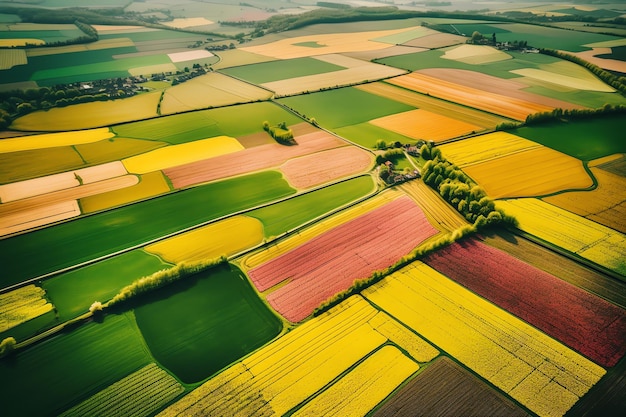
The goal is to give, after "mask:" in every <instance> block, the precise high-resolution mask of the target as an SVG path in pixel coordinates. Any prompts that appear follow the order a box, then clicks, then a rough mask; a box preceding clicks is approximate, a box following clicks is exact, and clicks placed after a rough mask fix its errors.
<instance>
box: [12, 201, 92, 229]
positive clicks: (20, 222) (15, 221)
mask: <svg viewBox="0 0 626 417" xmlns="http://www.w3.org/2000/svg"><path fill="white" fill-rule="evenodd" d="M76 216H80V207H78V203H77V202H76V200H71V201H63V202H61V203H56V204H52V205H48V206H44V207H35V208H32V209H30V210H27V211H22V212H19V213H16V214H15V215H11V216H7V217H2V218H0V236H6V235H9V234H11V233H18V232H21V231H24V230H28V229H32V228H34V227H38V226H44V225H47V224H51V223H54V222H57V221H61V220H66V219H71V218H72V217H76Z"/></svg>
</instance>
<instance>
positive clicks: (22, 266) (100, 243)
mask: <svg viewBox="0 0 626 417" xmlns="http://www.w3.org/2000/svg"><path fill="white" fill-rule="evenodd" d="M294 192H295V190H294V189H292V188H291V187H289V184H287V182H286V181H285V180H284V179H283V177H282V175H281V174H280V173H279V172H276V171H265V172H260V173H256V174H251V175H246V176H242V177H237V178H233V179H229V180H225V181H219V182H215V183H211V184H207V185H203V186H199V187H194V188H190V189H187V190H183V191H180V192H175V193H171V194H167V195H164V196H161V197H158V198H154V199H151V200H146V201H142V202H140V203H137V204H133V205H129V206H123V207H120V208H117V209H115V210H110V211H106V212H103V213H99V214H96V215H92V216H87V217H82V218H79V219H76V220H73V221H70V222H66V223H61V224H59V225H56V226H52V227H48V228H45V229H41V230H37V231H33V232H31V233H27V234H22V235H18V236H14V237H11V238H8V239H3V240H0V263H1V264H2V265H4V267H3V273H2V275H1V276H0V287H3V288H4V287H7V286H9V285H12V284H16V283H19V282H22V281H24V280H26V279H29V278H34V277H36V276H39V275H42V274H46V273H49V272H52V271H56V270H59V269H62V268H66V267H70V266H72V265H76V264H78V263H81V262H85V261H89V260H91V259H94V258H97V257H99V256H103V255H106V254H110V253H114V252H116V251H119V250H122V249H124V248H128V247H130V246H133V245H138V244H142V243H144V242H146V241H149V240H151V239H155V238H158V237H161V236H163V235H166V234H168V233H172V232H176V231H178V230H181V229H184V228H186V227H190V226H194V225H196V224H198V223H201V222H204V221H208V220H211V219H215V218H217V217H220V216H224V215H227V214H229V213H233V212H236V211H239V210H242V209H246V208H252V207H254V206H256V205H258V204H262V203H267V202H270V201H273V200H276V199H278V198H281V197H285V196H287V195H289V194H292V193H294ZM92 301H93V300H92Z"/></svg>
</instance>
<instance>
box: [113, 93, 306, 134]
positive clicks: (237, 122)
mask: <svg viewBox="0 0 626 417" xmlns="http://www.w3.org/2000/svg"><path fill="white" fill-rule="evenodd" d="M243 114H245V117H242V115H243ZM266 120H267V121H280V122H282V121H285V122H287V125H292V124H295V123H299V122H301V121H302V120H301V119H299V118H297V117H296V116H294V115H293V114H291V113H289V112H287V111H285V110H283V109H282V108H281V107H280V106H277V105H275V104H273V103H269V102H262V103H251V104H243V105H239V106H232V107H224V108H217V109H210V110H202V111H196V112H191V113H184V114H179V115H174V116H168V117H160V118H158V119H154V120H146V121H142V122H136V123H128V124H124V125H118V126H114V127H113V130H114V131H115V132H116V133H117V134H118V135H119V136H123V137H129V138H140V139H150V140H162V141H165V142H168V143H171V144H179V143H186V142H190V141H194V140H198V139H205V138H210V137H214V136H220V135H225V136H231V137H238V136H244V135H249V134H252V133H258V132H260V131H262V129H263V127H262V125H263V122H264V121H266Z"/></svg>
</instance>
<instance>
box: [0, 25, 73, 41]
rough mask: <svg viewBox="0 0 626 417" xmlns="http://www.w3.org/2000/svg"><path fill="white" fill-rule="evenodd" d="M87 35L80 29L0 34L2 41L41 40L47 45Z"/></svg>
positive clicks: (21, 31)
mask: <svg viewBox="0 0 626 417" xmlns="http://www.w3.org/2000/svg"><path fill="white" fill-rule="evenodd" d="M84 35H85V34H84V33H83V32H82V31H81V30H80V29H78V28H75V29H72V30H15V31H7V32H4V31H2V32H0V39H41V40H42V41H44V42H46V43H54V42H65V41H68V40H71V39H76V38H78V37H79V36H84Z"/></svg>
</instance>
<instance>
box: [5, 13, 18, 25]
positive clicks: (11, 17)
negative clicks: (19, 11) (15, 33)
mask: <svg viewBox="0 0 626 417" xmlns="http://www.w3.org/2000/svg"><path fill="white" fill-rule="evenodd" d="M21 20H22V19H20V17H19V16H18V15H16V14H6V13H0V23H18V22H20V21H21Z"/></svg>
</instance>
